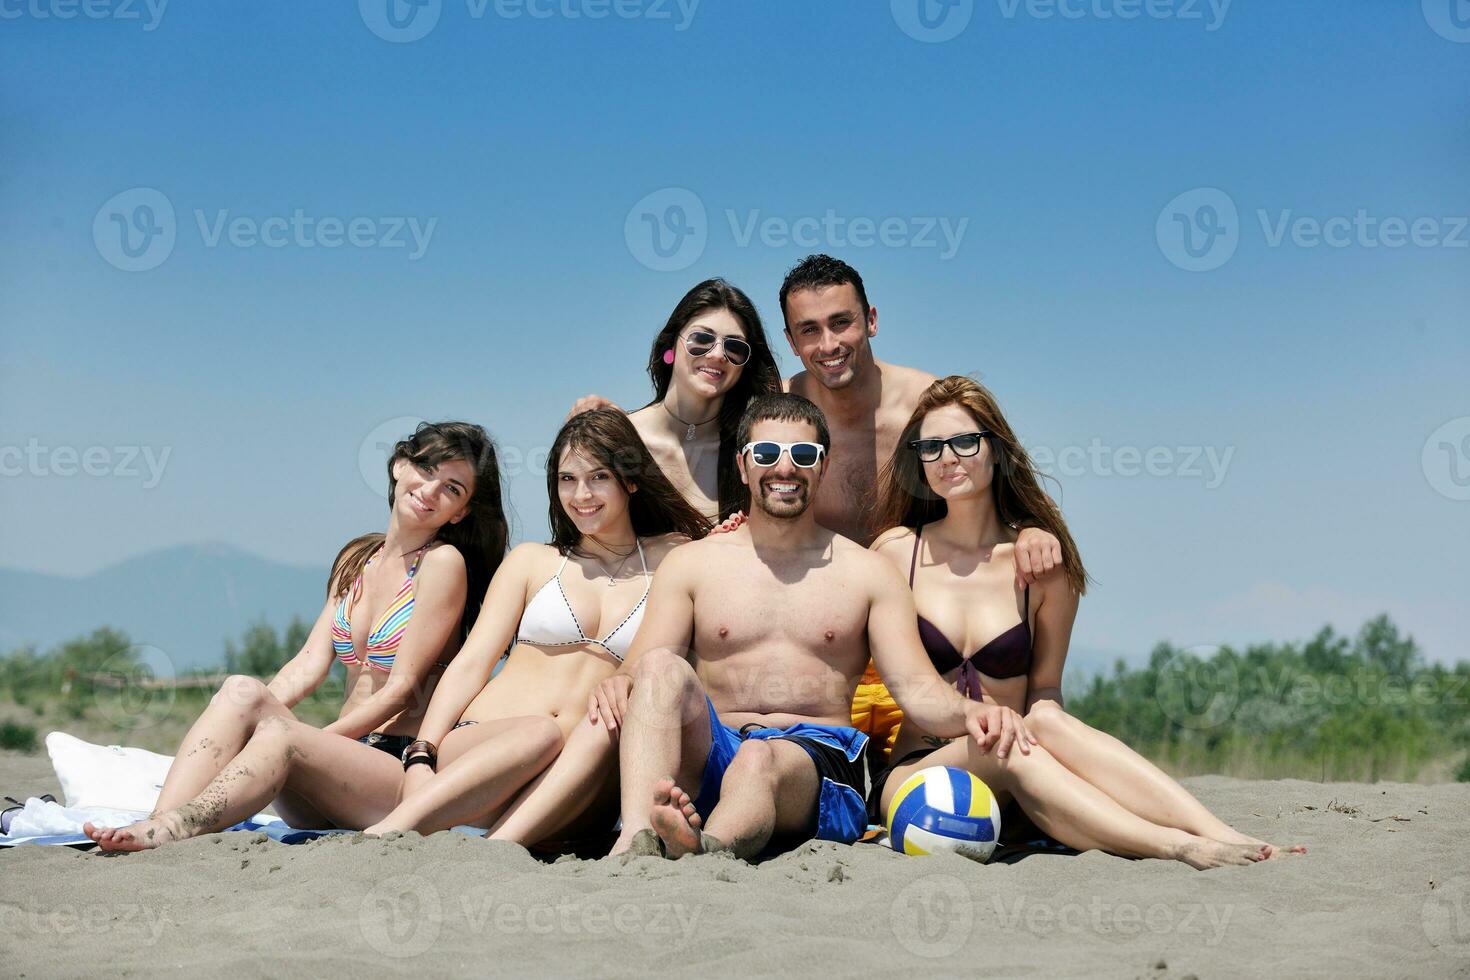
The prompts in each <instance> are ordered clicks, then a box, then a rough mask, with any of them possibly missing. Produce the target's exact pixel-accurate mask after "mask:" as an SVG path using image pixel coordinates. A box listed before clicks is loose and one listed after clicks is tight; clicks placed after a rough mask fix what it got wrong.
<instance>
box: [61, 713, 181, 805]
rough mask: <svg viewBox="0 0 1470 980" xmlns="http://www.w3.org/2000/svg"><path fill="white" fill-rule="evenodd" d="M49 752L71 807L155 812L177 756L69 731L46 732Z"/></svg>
mask: <svg viewBox="0 0 1470 980" xmlns="http://www.w3.org/2000/svg"><path fill="white" fill-rule="evenodd" d="M46 752H47V754H48V755H50V756H51V765H52V767H53V768H54V769H55V770H56V779H57V781H59V782H60V783H61V792H62V793H63V794H64V795H65V796H66V805H67V806H68V807H78V806H97V807H107V808H110V809H113V810H136V811H138V812H141V813H151V812H152V811H153V807H154V805H155V804H157V803H158V794H159V792H160V791H161V790H162V789H163V780H164V777H166V776H167V775H168V767H169V766H171V765H172V764H173V761H174V760H173V756H168V755H159V754H158V753H157V752H149V751H148V750H147V749H129V748H124V747H122V746H120V745H93V744H92V743H91V742H84V741H82V740H81V739H79V738H76V737H74V736H71V735H68V734H66V733H65V732H52V733H51V734H49V735H47V736H46Z"/></svg>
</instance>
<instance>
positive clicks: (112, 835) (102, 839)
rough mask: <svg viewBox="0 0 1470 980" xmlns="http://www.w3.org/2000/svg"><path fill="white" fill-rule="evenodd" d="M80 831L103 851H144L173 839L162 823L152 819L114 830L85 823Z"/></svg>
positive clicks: (172, 835)
mask: <svg viewBox="0 0 1470 980" xmlns="http://www.w3.org/2000/svg"><path fill="white" fill-rule="evenodd" d="M82 830H83V831H85V832H86V834H87V836H88V837H90V838H92V839H93V840H94V841H96V842H97V845H98V846H99V847H100V848H101V849H102V850H104V851H146V850H148V849H149V848H152V847H157V846H158V845H159V844H166V843H168V842H169V841H171V840H174V839H175V837H174V834H173V833H172V832H171V831H170V830H169V829H168V828H167V827H165V826H164V824H163V821H162V820H159V819H157V818H153V817H150V818H149V819H147V820H139V821H138V822H137V823H134V824H128V825H127V826H126V827H118V828H117V829H115V830H114V829H109V828H106V827H94V826H93V825H92V824H90V823H87V824H83V825H82Z"/></svg>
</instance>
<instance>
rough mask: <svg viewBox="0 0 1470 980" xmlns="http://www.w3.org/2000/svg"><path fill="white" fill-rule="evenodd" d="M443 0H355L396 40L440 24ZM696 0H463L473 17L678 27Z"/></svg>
mask: <svg viewBox="0 0 1470 980" xmlns="http://www.w3.org/2000/svg"><path fill="white" fill-rule="evenodd" d="M442 2H443V0H357V11H358V13H359V14H360V15H361V16H362V22H363V23H364V24H366V25H367V29H368V30H370V31H372V32H373V33H374V34H376V35H377V36H378V37H380V38H382V39H383V40H385V41H389V42H392V43H394V44H408V43H410V42H412V41H418V40H422V39H423V38H425V37H427V36H428V34H429V32H430V31H432V30H433V29H434V28H435V27H437V26H438V24H439V15H440V14H441V13H442ZM699 3H700V0H465V4H464V6H465V15H466V16H467V17H468V18H469V19H470V20H471V21H481V20H484V19H485V15H486V14H487V13H490V14H493V15H494V16H495V18H496V19H497V20H522V19H525V20H535V21H549V20H559V21H582V20H607V19H608V18H609V17H613V18H617V19H618V20H646V21H652V22H667V23H671V24H673V27H674V30H675V31H676V32H683V31H687V30H688V29H689V27H690V25H691V24H693V23H694V15H695V13H696V12H697V11H698V10H699Z"/></svg>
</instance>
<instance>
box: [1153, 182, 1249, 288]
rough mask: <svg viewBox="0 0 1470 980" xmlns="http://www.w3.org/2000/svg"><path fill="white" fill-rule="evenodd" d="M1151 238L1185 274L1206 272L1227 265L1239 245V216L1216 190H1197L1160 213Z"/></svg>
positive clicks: (1231, 204)
mask: <svg viewBox="0 0 1470 980" xmlns="http://www.w3.org/2000/svg"><path fill="white" fill-rule="evenodd" d="M1154 238H1155V240H1156V241H1157V242H1158V243H1159V251H1161V252H1163V253H1164V258H1166V259H1168V260H1169V261H1170V262H1172V263H1174V264H1175V265H1177V266H1178V267H1179V268H1181V269H1183V270H1185V271H1186V272H1209V271H1211V270H1212V269H1218V268H1220V266H1222V265H1224V264H1225V263H1226V262H1229V261H1230V259H1231V257H1232V256H1234V255H1235V249H1236V248H1237V247H1238V246H1239V245H1240V214H1239V212H1237V211H1236V209H1235V202H1234V201H1233V200H1231V199H1230V195H1229V194H1226V193H1225V192H1224V191H1222V190H1220V189H1219V188H1218V187H1198V188H1196V189H1194V190H1192V191H1185V192H1184V193H1183V194H1180V195H1179V196H1177V197H1175V198H1174V199H1173V200H1172V201H1170V202H1169V203H1168V204H1166V205H1164V210H1162V211H1160V212H1159V217H1158V220H1157V221H1156V222H1155V223H1154Z"/></svg>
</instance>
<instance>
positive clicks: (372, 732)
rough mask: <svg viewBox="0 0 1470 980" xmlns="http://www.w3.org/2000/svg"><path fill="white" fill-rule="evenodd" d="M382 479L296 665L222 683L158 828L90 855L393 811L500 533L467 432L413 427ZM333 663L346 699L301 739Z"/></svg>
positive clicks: (494, 467)
mask: <svg viewBox="0 0 1470 980" xmlns="http://www.w3.org/2000/svg"><path fill="white" fill-rule="evenodd" d="M387 475H388V487H387V490H388V494H387V497H388V506H389V515H388V526H387V529H386V531H385V532H383V533H380V534H370V535H363V536H362V537H359V538H357V539H355V540H353V541H351V542H349V543H348V544H347V546H346V547H344V548H343V549H342V551H341V552H340V553H339V554H338V556H337V560H336V561H335V562H334V563H333V566H332V574H331V577H330V579H329V584H328V588H327V598H326V601H325V602H324V604H323V606H322V610H321V613H320V614H319V615H318V617H317V620H316V623H315V624H314V625H313V627H312V630H311V633H310V634H309V635H308V637H307V639H306V642H305V643H304V644H303V645H302V648H301V651H300V652H299V653H297V654H296V656H295V657H293V658H292V659H291V660H290V661H288V662H287V663H286V664H285V665H284V666H282V667H281V669H280V670H279V671H277V672H276V675H275V677H273V678H272V679H271V680H270V682H269V684H265V683H262V682H261V681H260V680H259V679H257V678H254V677H245V676H235V677H231V678H229V679H228V680H226V681H225V684H224V686H223V688H222V689H221V690H220V693H219V694H218V695H217V696H216V697H215V698H213V699H212V700H211V701H210V703H209V706H208V707H207V708H206V709H205V711H204V714H203V715H202V716H201V717H200V718H199V720H198V721H197V722H195V723H194V726H193V727H192V728H191V729H190V730H189V733H188V735H187V736H185V739H184V741H183V744H182V745H181V746H180V748H179V751H178V752H177V753H176V755H175V760H174V764H173V766H172V767H171V768H170V770H169V774H168V778H167V779H166V780H165V782H164V785H163V791H162V792H161V793H160V795H159V798H158V806H157V809H156V811H155V813H156V814H157V815H156V816H155V817H151V818H149V819H148V820H146V821H140V822H139V823H137V824H134V825H132V826H130V827H126V828H121V829H118V830H101V829H98V830H97V831H96V833H95V834H94V836H93V839H94V840H96V841H97V843H98V844H99V845H100V846H101V847H102V848H103V849H104V850H136V849H138V848H141V847H151V846H156V845H157V844H160V843H165V842H167V841H169V840H174V839H178V838H180V837H190V836H194V835H196V834H200V833H209V832H212V831H214V830H218V829H222V827H223V826H228V825H229V824H232V823H234V822H236V821H238V820H240V819H243V817H244V816H250V815H252V814H255V813H258V812H260V810H262V809H264V808H265V807H266V806H270V805H272V804H273V805H274V806H275V808H276V812H277V813H279V814H280V815H281V816H282V817H284V818H285V819H286V820H287V821H288V822H290V823H292V824H293V825H294V826H297V827H323V826H333V825H335V826H339V827H348V826H353V825H354V824H355V825H357V826H362V825H363V823H365V822H367V820H368V819H369V818H367V817H364V816H363V814H364V810H363V808H364V807H369V808H370V807H372V806H374V805H379V806H381V805H382V804H383V802H384V801H392V800H396V799H397V798H398V784H399V782H400V781H401V780H402V777H403V770H402V767H401V763H400V762H399V759H398V756H399V754H400V752H401V750H402V749H403V748H404V747H405V746H406V745H407V744H408V743H409V742H411V741H412V739H413V736H414V735H415V734H416V733H417V731H418V727H419V724H420V720H421V715H422V712H423V710H424V708H425V706H426V705H425V702H426V701H427V698H426V697H425V691H426V689H431V687H430V674H431V672H432V671H433V669H434V667H435V665H436V663H437V662H438V661H440V660H442V659H444V655H445V654H446V653H452V652H453V651H454V650H457V649H458V648H459V644H460V637H461V636H462V635H463V633H464V631H465V630H467V629H468V628H469V627H470V626H471V625H472V624H473V623H474V622H475V620H476V618H477V616H478V613H479V608H480V601H481V599H482V597H483V596H484V595H485V589H486V587H487V585H488V583H489V581H490V579H491V577H492V576H493V575H494V573H495V571H496V569H497V568H498V567H499V566H500V564H501V559H502V558H503V557H504V554H505V545H506V538H507V532H508V528H507V526H506V521H505V511H504V506H503V503H502V500H501V494H500V473H499V468H498V463H497V462H496V457H495V448H494V445H493V443H491V441H490V437H489V435H488V434H487V433H486V432H485V430H484V429H483V428H481V427H480V426H478V425H472V424H469V423H464V422H440V423H433V424H431V423H422V424H421V425H419V427H418V428H417V429H416V430H415V431H414V432H413V434H411V435H410V436H408V437H407V438H405V439H402V440H400V441H399V442H398V443H396V444H395V445H394V447H393V452H392V454H391V455H390V458H389V459H388V465H387ZM399 568H404V569H405V570H404V572H403V578H402V579H401V580H399V579H397V575H398V572H397V569H399ZM380 605H381V608H378V607H379V606H380ZM354 619H355V620H356V629H354ZM334 659H335V660H337V661H340V662H341V663H343V664H345V665H347V667H348V678H347V681H348V683H347V691H346V697H345V698H344V699H343V704H342V708H341V711H340V713H339V714H338V717H337V720H336V721H334V722H332V723H331V724H329V725H327V726H325V727H324V728H315V727H313V726H311V725H307V724H305V723H303V722H301V721H299V720H297V718H296V717H295V715H294V714H293V712H292V709H293V708H294V707H295V706H296V705H297V704H298V703H299V702H300V701H301V700H302V699H303V698H305V697H306V696H307V695H309V694H311V693H312V692H313V691H314V690H316V689H317V688H319V687H320V686H321V684H322V682H323V681H325V680H326V678H327V676H328V675H329V673H330V671H331V668H332V663H333V660H334ZM344 736H345V737H344ZM225 746H231V747H232V748H231V749H230V750H229V751H225V752H221V751H219V748H220V747H225ZM211 749H213V751H211ZM390 756H391V758H390ZM307 759H311V760H314V763H313V764H315V765H318V766H324V767H325V768H326V769H328V770H330V771H331V773H332V779H331V780H329V781H327V782H330V784H331V785H330V787H328V786H327V785H326V783H325V782H324V781H323V780H322V779H321V770H317V771H315V772H314V773H313V772H297V771H296V767H297V761H298V760H299V761H301V762H302V763H303V764H304V760H307ZM283 760H284V763H285V764H284V765H282V764H281V763H282V761H283ZM344 785H345V786H346V787H349V791H347V792H344V791H343V786H344ZM318 790H323V791H324V792H322V793H318V792H317V791H318ZM206 801H207V802H206ZM389 805H391V803H390V804H389ZM206 810H207V811H208V813H209V814H211V817H210V819H208V820H201V819H197V814H199V813H201V812H204V811H206ZM382 812H383V810H381V809H380V810H378V811H375V812H374V814H373V816H372V817H371V819H376V817H377V816H380V815H381V813H382ZM184 814H194V815H196V817H193V818H185V816H183V815H184ZM89 833H90V831H89Z"/></svg>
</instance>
